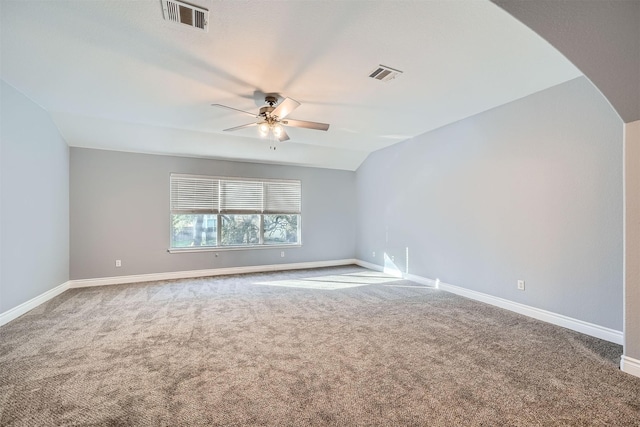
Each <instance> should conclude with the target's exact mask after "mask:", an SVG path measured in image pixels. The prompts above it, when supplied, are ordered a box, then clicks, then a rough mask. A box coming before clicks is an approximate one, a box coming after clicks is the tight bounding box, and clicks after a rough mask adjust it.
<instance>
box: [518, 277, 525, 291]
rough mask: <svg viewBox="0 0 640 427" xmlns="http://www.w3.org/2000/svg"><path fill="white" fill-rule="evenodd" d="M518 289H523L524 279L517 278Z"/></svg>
mask: <svg viewBox="0 0 640 427" xmlns="http://www.w3.org/2000/svg"><path fill="white" fill-rule="evenodd" d="M518 289H519V290H521V291H524V280H518Z"/></svg>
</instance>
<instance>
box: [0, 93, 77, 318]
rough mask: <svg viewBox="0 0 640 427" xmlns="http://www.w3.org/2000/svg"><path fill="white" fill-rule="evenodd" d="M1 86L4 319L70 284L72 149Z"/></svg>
mask: <svg viewBox="0 0 640 427" xmlns="http://www.w3.org/2000/svg"><path fill="white" fill-rule="evenodd" d="M0 85H1V86H0V98H1V102H2V104H1V105H2V111H1V113H0V118H1V123H0V128H1V131H0V135H1V142H2V146H1V150H0V152H1V156H0V157H1V165H2V167H1V172H0V175H1V179H0V183H1V185H0V186H1V190H0V191H1V197H0V198H1V200H2V207H1V209H0V211H1V214H0V234H1V237H2V238H1V242H2V245H1V251H0V265H1V266H2V267H1V269H0V313H2V312H5V311H7V310H9V309H11V308H13V307H16V306H17V305H19V304H21V303H23V302H25V301H28V300H30V299H31V298H34V297H36V296H38V295H40V294H42V293H44V292H46V291H48V290H50V289H52V288H54V287H56V286H58V285H61V284H63V283H64V282H66V281H67V280H68V279H69V148H68V147H67V144H66V143H65V141H64V140H63V139H62V137H61V136H60V134H59V132H58V129H57V128H56V126H55V125H54V124H53V122H52V121H51V119H50V118H49V114H48V113H47V112H45V111H44V110H43V109H42V108H40V107H39V106H38V105H36V104H35V103H33V102H32V101H31V100H29V99H28V98H27V97H26V96H24V95H22V94H21V93H20V92H18V91H17V90H16V89H14V88H13V87H11V86H9V85H8V84H6V83H5V82H4V81H0Z"/></svg>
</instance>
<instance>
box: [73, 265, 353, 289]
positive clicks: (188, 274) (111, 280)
mask: <svg viewBox="0 0 640 427" xmlns="http://www.w3.org/2000/svg"><path fill="white" fill-rule="evenodd" d="M349 264H356V260H355V259H352V258H351V259H339V260H331V261H312V262H298V263H292V264H270V265H252V266H247V267H226V268H212V269H207V270H189V271H170V272H166V273H151V274H136V275H132V276H115V277H100V278H97V279H77V280H70V281H69V287H70V288H86V287H90V286H106V285H122V284H125V283H138V282H153V281H156V280H172V279H193V278H196V277H210V276H223V275H224V276H226V275H231V274H244V273H263V272H267V271H285V270H301V269H304V268H320V267H336V266H339V265H349Z"/></svg>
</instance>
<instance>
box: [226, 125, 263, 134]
mask: <svg viewBox="0 0 640 427" xmlns="http://www.w3.org/2000/svg"><path fill="white" fill-rule="evenodd" d="M251 126H258V124H257V123H248V124H246V125H242V126H236V127H234V128H229V129H223V131H224V132H232V131H234V130H240V129H244V128H250V127H251Z"/></svg>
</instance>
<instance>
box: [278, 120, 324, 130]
mask: <svg viewBox="0 0 640 427" xmlns="http://www.w3.org/2000/svg"><path fill="white" fill-rule="evenodd" d="M282 124H284V125H287V126H293V127H295V128H306V129H315V130H329V125H328V124H327V123H318V122H308V121H306V120H295V119H288V120H283V121H282Z"/></svg>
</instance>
